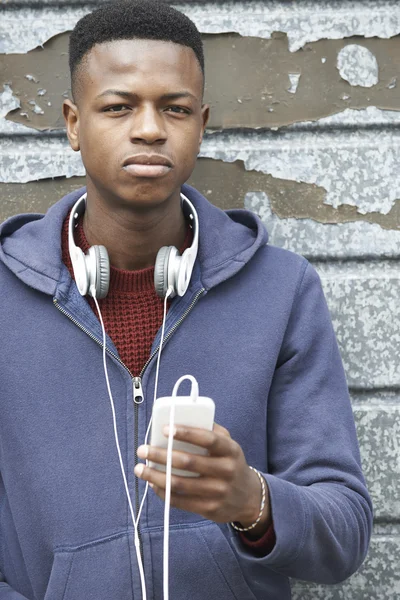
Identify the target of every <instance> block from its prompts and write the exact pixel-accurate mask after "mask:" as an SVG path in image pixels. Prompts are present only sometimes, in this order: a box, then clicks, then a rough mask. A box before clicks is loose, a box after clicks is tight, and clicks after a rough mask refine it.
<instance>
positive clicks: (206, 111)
mask: <svg viewBox="0 0 400 600" xmlns="http://www.w3.org/2000/svg"><path fill="white" fill-rule="evenodd" d="M209 118H210V107H209V105H208V104H203V106H202V107H201V120H202V125H201V132H200V139H199V152H200V146H201V142H202V141H203V135H204V132H205V130H206V127H207V123H208V120H209Z"/></svg>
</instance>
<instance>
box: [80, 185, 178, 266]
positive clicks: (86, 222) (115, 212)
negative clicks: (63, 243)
mask: <svg viewBox="0 0 400 600" xmlns="http://www.w3.org/2000/svg"><path fill="white" fill-rule="evenodd" d="M186 229H187V226H186V222H185V218H184V215H183V212H182V208H181V201H180V194H179V192H178V193H177V194H175V195H174V196H171V198H169V199H168V200H166V201H165V202H163V203H162V204H160V205H158V206H152V207H150V208H149V209H148V210H146V209H143V208H141V209H139V210H138V209H136V210H135V208H134V207H132V206H126V205H114V206H111V205H110V204H109V203H107V202H105V201H104V200H103V199H101V198H100V197H99V195H98V194H96V192H94V193H93V192H91V190H89V188H88V195H87V204H86V210H85V214H84V218H83V230H84V233H85V236H86V239H87V241H88V243H89V244H90V245H91V246H93V245H94V244H101V245H103V246H105V247H106V248H107V251H108V255H109V257H110V263H111V265H112V266H113V267H116V268H118V269H125V270H129V271H136V270H139V269H145V268H147V267H152V266H154V264H155V261H156V256H157V252H158V250H159V249H160V248H161V247H162V246H176V247H177V248H179V247H181V246H182V244H183V242H184V240H185V236H186Z"/></svg>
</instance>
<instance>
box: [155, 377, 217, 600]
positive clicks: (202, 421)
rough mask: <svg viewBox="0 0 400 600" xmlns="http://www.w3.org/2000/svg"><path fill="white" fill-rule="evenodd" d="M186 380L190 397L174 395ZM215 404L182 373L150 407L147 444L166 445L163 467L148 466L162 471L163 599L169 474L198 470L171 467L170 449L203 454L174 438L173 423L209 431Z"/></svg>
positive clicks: (185, 474)
mask: <svg viewBox="0 0 400 600" xmlns="http://www.w3.org/2000/svg"><path fill="white" fill-rule="evenodd" d="M186 379H188V380H190V381H191V383H192V387H191V390H190V396H178V395H177V394H178V389H179V386H180V385H181V383H182V382H183V381H185V380H186ZM214 415H215V404H214V401H213V400H211V398H207V397H205V396H199V384H198V383H197V379H196V378H195V377H193V376H192V375H183V377H180V378H179V379H178V381H177V382H176V383H175V385H174V389H173V391H172V396H167V397H164V398H157V400H156V401H155V403H154V406H153V417H152V427H151V445H152V446H159V447H161V448H167V464H166V467H164V466H163V465H159V464H157V463H154V462H152V461H151V462H150V463H149V465H150V467H152V468H154V469H159V470H160V471H166V483H165V506H164V544H163V588H164V600H168V599H169V585H168V580H169V514H170V506H171V480H172V474H174V475H180V476H181V477H182V476H183V477H198V476H199V474H198V473H192V472H190V471H184V470H181V469H173V468H172V452H173V450H179V451H182V452H189V453H192V454H202V455H206V454H207V450H206V449H205V448H202V447H200V446H196V445H194V444H189V443H187V442H181V441H179V440H175V439H174V429H175V425H185V426H187V427H200V428H202V429H207V430H209V431H212V428H213V425H214ZM166 425H168V426H169V434H168V439H167V438H166V437H165V435H164V427H165V426H166Z"/></svg>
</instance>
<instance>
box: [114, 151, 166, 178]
mask: <svg viewBox="0 0 400 600" xmlns="http://www.w3.org/2000/svg"><path fill="white" fill-rule="evenodd" d="M172 167H173V165H172V163H171V161H170V160H168V159H167V158H166V157H165V156H162V155H159V154H136V155H135V156H130V157H129V158H127V159H126V160H125V162H124V165H123V169H124V170H125V171H126V172H127V173H129V174H130V175H133V176H134V177H163V176H164V175H166V174H167V173H169V172H170V170H171V169H172Z"/></svg>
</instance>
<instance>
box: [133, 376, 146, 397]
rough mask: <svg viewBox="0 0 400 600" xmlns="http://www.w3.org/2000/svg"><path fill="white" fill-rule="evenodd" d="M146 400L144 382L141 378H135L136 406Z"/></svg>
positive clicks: (134, 395)
mask: <svg viewBox="0 0 400 600" xmlns="http://www.w3.org/2000/svg"><path fill="white" fill-rule="evenodd" d="M143 400H144V395H143V388H142V380H141V378H140V377H134V378H133V401H134V403H135V404H142V402H143Z"/></svg>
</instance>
